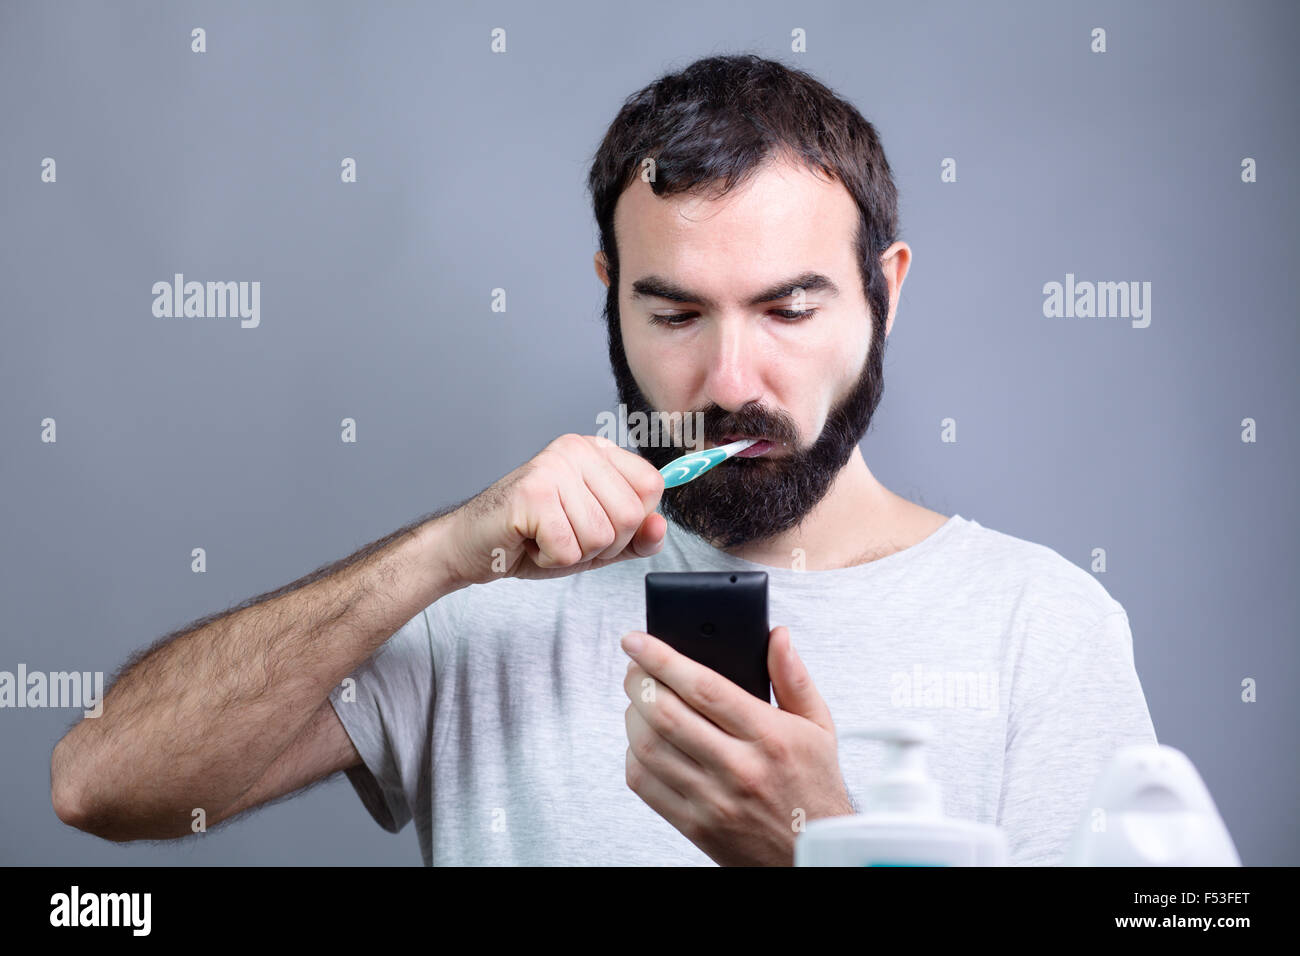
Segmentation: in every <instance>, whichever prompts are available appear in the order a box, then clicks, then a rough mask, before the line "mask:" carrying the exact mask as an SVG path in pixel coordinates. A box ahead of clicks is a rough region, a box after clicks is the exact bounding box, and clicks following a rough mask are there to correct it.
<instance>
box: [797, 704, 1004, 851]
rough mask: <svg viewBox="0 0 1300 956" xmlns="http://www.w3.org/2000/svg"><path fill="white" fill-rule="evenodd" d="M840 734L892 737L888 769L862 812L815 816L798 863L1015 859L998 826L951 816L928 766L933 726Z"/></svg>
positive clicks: (801, 836)
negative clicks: (926, 751) (927, 748)
mask: <svg viewBox="0 0 1300 956" xmlns="http://www.w3.org/2000/svg"><path fill="white" fill-rule="evenodd" d="M840 736H841V737H842V738H843V737H867V738H870V739H872V740H882V741H884V742H885V743H886V744H887V745H888V746H889V753H888V754H887V756H886V760H885V767H884V773H883V774H882V775H881V778H880V780H879V781H878V782H877V783H876V784H875V785H874V786H872V787H871V788H870V790H869V791H868V793H867V794H866V796H865V797H864V800H863V812H862V813H859V814H853V815H850V816H842V817H825V818H822V819H818V820H810V821H808V823H807V825H806V826H805V828H804V831H803V833H801V834H799V836H798V837H797V838H796V840H795V846H794V865H795V866H1006V865H1007V843H1006V836H1005V835H1004V834H1003V832H1002V831H1001V830H1000V829H998V827H996V826H994V825H993V824H989V823H976V822H975V821H973V820H960V819H957V818H954V817H946V816H944V815H943V800H942V796H941V794H940V791H939V785H938V784H937V783H935V782H934V781H933V780H931V779H930V778H929V777H928V776H927V775H926V772H925V755H924V752H923V750H922V748H923V747H924V745H925V743H926V742H927V741H929V740H930V739H931V737H932V732H931V730H930V728H929V726H928V725H926V724H921V723H914V722H904V723H898V724H888V725H880V726H876V727H871V728H866V729H862V730H849V731H845V732H844V733H843V734H841V735H840Z"/></svg>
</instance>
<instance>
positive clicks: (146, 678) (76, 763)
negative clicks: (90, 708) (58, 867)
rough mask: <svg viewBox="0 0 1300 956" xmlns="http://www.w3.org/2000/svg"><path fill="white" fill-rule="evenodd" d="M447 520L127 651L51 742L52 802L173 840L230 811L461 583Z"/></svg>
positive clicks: (99, 821)
mask: <svg viewBox="0 0 1300 956" xmlns="http://www.w3.org/2000/svg"><path fill="white" fill-rule="evenodd" d="M450 510H451V509H448V511H450ZM447 517H448V514H447V512H443V513H441V514H437V515H435V516H430V517H426V518H423V519H421V520H420V521H417V522H415V523H413V524H412V525H408V526H407V527H405V528H402V529H400V530H398V531H395V532H393V534H391V535H388V536H387V537H385V538H382V539H380V540H379V541H376V542H373V543H372V544H370V545H368V546H366V547H365V548H362V549H361V550H360V551H358V552H356V553H355V554H353V555H351V556H349V557H348V558H345V559H343V560H342V561H339V562H336V563H335V564H333V565H329V566H327V567H325V568H321V569H319V570H317V571H315V572H313V573H312V574H309V575H307V576H306V577H304V578H301V579H299V580H298V581H294V582H293V583H291V584H288V585H286V586H285V587H283V588H280V589H278V590H276V591H272V592H270V593H268V594H264V595H260V596H258V597H256V598H252V599H250V600H249V601H245V602H244V603H243V604H241V605H240V606H238V607H236V608H234V609H232V610H230V611H226V612H223V613H222V614H219V615H213V616H210V617H208V618H204V619H202V620H200V621H198V622H196V623H194V624H192V625H190V626H189V627H187V628H185V629H183V630H181V631H179V632H177V633H175V634H172V635H168V636H167V637H164V638H163V639H161V640H160V641H158V642H157V643H155V644H154V645H153V646H152V647H151V648H149V649H147V650H146V651H144V652H141V653H139V654H137V655H135V656H134V657H133V658H132V660H130V661H128V663H127V665H126V666H125V667H124V668H123V670H122V672H121V674H120V676H119V677H118V678H117V680H116V681H115V682H114V683H113V685H112V686H111V687H110V688H109V690H108V692H107V693H106V694H105V695H104V701H103V712H102V715H101V716H99V717H94V718H85V719H83V720H82V721H81V722H80V723H79V724H77V725H76V726H75V727H73V728H72V730H70V731H69V732H68V734H67V735H66V736H65V737H64V738H63V739H62V740H61V741H59V743H58V745H57V747H56V748H55V751H54V755H53V759H52V762H51V772H52V778H53V779H52V785H53V790H54V793H55V801H56V805H62V806H63V807H72V808H75V810H74V811H73V812H74V813H75V816H76V818H77V819H78V820H79V821H83V822H84V823H85V828H86V829H90V830H92V831H95V832H103V833H104V835H110V834H111V833H114V832H116V833H137V832H138V833H141V834H145V833H152V832H161V831H162V830H172V829H173V828H172V827H171V826H170V824H167V823H164V821H170V820H171V819H172V818H173V817H175V821H176V826H175V828H174V829H175V832H176V833H182V832H185V830H186V829H187V828H188V825H189V820H190V814H191V812H192V810H193V809H195V808H199V807H202V808H204V810H205V812H206V813H207V814H208V815H209V816H210V817H212V816H215V815H216V814H218V813H219V812H220V811H221V810H223V809H225V808H226V807H228V806H229V805H230V804H232V803H233V802H234V801H235V800H236V799H237V798H238V797H239V796H240V795H241V794H243V793H244V791H246V790H247V789H248V788H249V787H250V786H251V785H252V784H253V783H254V782H255V781H256V780H257V779H258V778H259V777H260V776H261V775H262V773H263V772H264V771H265V770H266V768H267V767H268V766H269V765H270V764H271V762H272V761H274V760H275V758H276V757H278V756H279V755H280V753H281V752H282V751H283V750H284V749H285V747H287V746H288V745H289V743H290V742H292V741H293V739H294V738H295V736H296V735H297V734H298V733H299V732H300V731H301V730H302V728H303V726H304V725H305V724H306V722H307V721H308V719H309V718H310V717H311V715H312V713H313V712H314V711H315V710H316V709H317V708H318V707H319V706H320V704H321V703H322V701H324V699H325V698H326V696H327V695H328V694H329V692H330V690H331V689H332V688H333V687H334V686H335V685H336V684H338V682H339V681H341V680H342V678H343V677H344V676H346V675H347V674H348V673H350V672H351V671H352V670H354V669H355V668H356V667H357V665H359V664H360V663H361V662H362V661H364V660H365V659H366V658H367V657H368V656H369V655H370V654H371V653H372V652H373V651H374V650H375V649H376V648H377V647H379V646H380V645H381V644H383V642H384V641H385V640H387V639H388V638H389V637H390V636H391V635H392V634H393V633H395V632H396V631H397V630H398V629H399V628H400V627H401V626H402V625H403V624H405V623H406V622H407V621H409V620H410V619H411V618H412V617H414V616H415V615H416V614H418V613H419V612H420V611H421V610H422V609H424V608H425V607H428V606H429V605H430V604H432V603H434V602H435V601H437V600H438V599H439V598H441V597H442V596H443V595H445V594H447V593H449V592H450V591H454V590H456V588H457V587H459V586H460V585H459V584H458V583H457V582H456V581H455V580H453V578H452V576H451V573H450V570H449V567H448V564H447V562H446V561H445V560H444V558H445V556H446V555H447V554H448V551H447V550H446V545H447V543H446V541H445V529H446V524H447V522H446V518H447ZM160 823H163V825H162V826H161V827H160V825H159V824H160ZM126 838H128V839H129V838H132V837H126Z"/></svg>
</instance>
